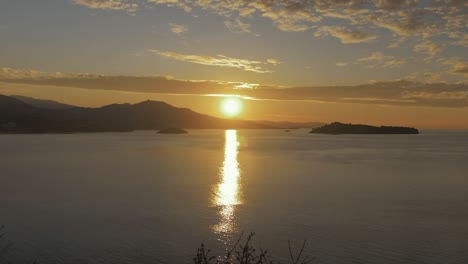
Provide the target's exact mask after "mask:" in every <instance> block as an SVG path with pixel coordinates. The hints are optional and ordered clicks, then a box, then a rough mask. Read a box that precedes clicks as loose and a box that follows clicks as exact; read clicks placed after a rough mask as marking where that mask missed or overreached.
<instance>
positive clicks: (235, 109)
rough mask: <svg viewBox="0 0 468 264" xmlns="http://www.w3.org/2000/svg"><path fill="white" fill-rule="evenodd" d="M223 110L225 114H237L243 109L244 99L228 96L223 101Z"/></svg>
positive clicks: (231, 115)
mask: <svg viewBox="0 0 468 264" xmlns="http://www.w3.org/2000/svg"><path fill="white" fill-rule="evenodd" d="M221 111H222V112H223V114H224V115H225V116H229V117H233V116H237V115H239V114H240V112H241V111H242V101H241V100H240V99H239V98H232V97H231V98H226V99H224V100H223V102H222V103H221Z"/></svg>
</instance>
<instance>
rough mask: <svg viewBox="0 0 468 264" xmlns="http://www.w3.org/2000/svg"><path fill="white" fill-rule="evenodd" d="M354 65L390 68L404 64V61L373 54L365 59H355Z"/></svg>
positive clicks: (376, 53) (378, 53) (377, 53)
mask: <svg viewBox="0 0 468 264" xmlns="http://www.w3.org/2000/svg"><path fill="white" fill-rule="evenodd" d="M354 63H357V64H359V63H361V64H366V65H367V67H368V68H385V67H390V68H391V67H397V66H400V65H402V64H404V63H405V60H403V59H397V58H395V57H393V56H388V55H384V54H383V53H382V52H373V53H371V54H370V55H369V56H367V57H363V58H359V59H357V60H356V61H355V62H354Z"/></svg>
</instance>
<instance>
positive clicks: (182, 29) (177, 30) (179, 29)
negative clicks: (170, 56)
mask: <svg viewBox="0 0 468 264" xmlns="http://www.w3.org/2000/svg"><path fill="white" fill-rule="evenodd" d="M169 30H170V31H171V32H172V33H174V34H176V35H178V36H180V35H183V34H184V33H186V32H187V31H188V27H187V26H185V25H180V24H176V23H169Z"/></svg>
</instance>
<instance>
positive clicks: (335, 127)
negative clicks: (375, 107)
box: [310, 122, 419, 134]
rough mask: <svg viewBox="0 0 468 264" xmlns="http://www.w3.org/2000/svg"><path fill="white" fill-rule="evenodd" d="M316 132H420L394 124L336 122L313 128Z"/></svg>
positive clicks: (313, 131)
mask: <svg viewBox="0 0 468 264" xmlns="http://www.w3.org/2000/svg"><path fill="white" fill-rule="evenodd" d="M310 133H315V134H419V131H418V130H417V129H416V128H412V127H393V126H380V127H376V126H369V125H355V124H343V123H340V122H334V123H331V124H328V125H324V126H322V127H318V128H315V129H312V131H310Z"/></svg>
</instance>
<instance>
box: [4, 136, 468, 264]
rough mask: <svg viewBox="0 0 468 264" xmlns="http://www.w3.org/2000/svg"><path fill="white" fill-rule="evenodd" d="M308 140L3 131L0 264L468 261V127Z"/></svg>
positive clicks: (427, 263) (463, 263)
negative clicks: (262, 257)
mask: <svg viewBox="0 0 468 264" xmlns="http://www.w3.org/2000/svg"><path fill="white" fill-rule="evenodd" d="M308 132H309V130H307V129H293V130H290V131H289V132H288V131H284V130H276V129H271V130H189V133H188V134H184V135H163V134H157V133H155V132H154V131H136V132H131V133H89V134H40V135H37V134H28V135H0V224H1V225H4V227H3V229H2V231H0V233H3V234H4V235H3V237H2V238H0V263H2V264H4V263H13V264H16V263H21V264H22V263H28V264H30V263H34V262H37V263H38V264H42V263H44V264H150V263H151V264H158V263H182V264H184V263H193V258H194V257H195V256H196V254H197V249H198V248H199V247H200V246H201V244H202V243H203V244H204V247H205V248H207V249H208V248H209V249H210V250H211V253H210V254H212V255H222V254H224V253H225V252H226V251H229V250H231V249H232V247H234V246H235V245H236V242H237V241H238V240H239V239H240V240H241V241H245V239H246V238H247V237H248V236H249V235H250V234H251V233H252V232H254V233H255V235H254V236H253V237H252V239H251V241H250V244H251V245H252V246H253V247H255V248H257V249H258V250H260V249H262V250H268V252H269V254H271V258H272V259H273V260H275V262H276V261H277V262H281V263H291V261H290V251H292V253H293V254H294V255H296V254H298V252H299V251H300V249H301V247H302V245H303V243H304V241H305V246H304V250H303V255H308V256H310V257H312V258H314V261H313V262H311V263H321V264H348V263H349V264H358V263H359V264H365V263H376V264H394V263H415V264H417V263H421V264H423V263H424V264H436V263H437V264H438V263H453V264H466V263H468V131H448V130H446V131H444V130H422V131H421V134H419V135H318V134H310V133H308ZM288 244H289V245H290V246H288ZM289 248H291V250H290V249H289ZM234 250H238V249H237V248H235V249H234Z"/></svg>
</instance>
